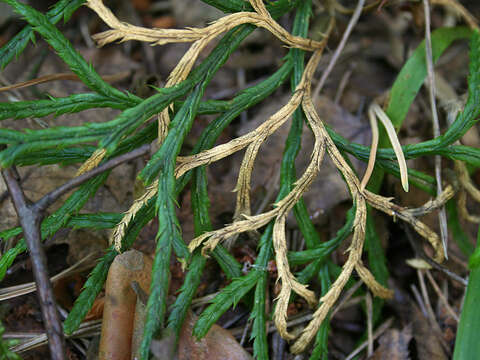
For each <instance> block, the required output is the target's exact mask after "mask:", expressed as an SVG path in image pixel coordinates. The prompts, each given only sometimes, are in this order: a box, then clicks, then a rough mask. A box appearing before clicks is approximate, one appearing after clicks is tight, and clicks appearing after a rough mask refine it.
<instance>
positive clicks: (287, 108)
mask: <svg viewBox="0 0 480 360" xmlns="http://www.w3.org/2000/svg"><path fill="white" fill-rule="evenodd" d="M250 3H251V5H252V6H253V8H254V9H255V11H256V12H240V13H236V14H233V15H228V16H225V17H223V18H221V19H219V20H217V21H216V22H214V23H212V24H211V25H210V26H207V27H205V28H203V29H193V28H191V29H183V30H177V29H145V28H141V27H137V26H133V25H130V24H126V23H123V22H120V21H119V20H118V19H117V18H116V17H115V16H114V15H113V14H112V13H111V11H110V10H109V9H108V8H106V7H105V6H104V5H103V3H102V2H101V1H100V0H88V3H87V5H88V6H89V7H90V8H92V9H93V10H94V11H95V12H96V13H97V14H98V15H99V16H100V17H101V18H102V19H103V20H104V21H105V23H107V25H109V26H110V27H111V28H112V30H109V31H106V32H103V33H100V34H97V35H95V39H96V40H97V42H98V43H99V45H104V44H107V43H109V42H112V41H117V40H118V41H127V40H140V41H146V42H150V43H152V44H153V45H162V44H166V43H170V42H193V44H192V46H191V47H190V49H189V50H188V51H187V53H186V54H185V55H184V56H183V58H182V60H181V61H180V62H179V63H178V64H177V66H176V67H175V69H174V70H173V71H172V73H171V74H170V76H169V79H168V81H167V85H166V86H167V87H168V86H173V85H175V84H177V83H179V82H181V81H183V80H184V79H185V78H186V77H187V76H188V74H189V73H190V71H191V69H192V67H193V65H194V63H195V60H196V59H197V57H198V55H199V53H200V52H201V51H202V50H203V49H204V48H205V46H206V45H207V44H208V43H209V42H210V41H211V40H212V39H213V38H215V37H217V36H218V35H219V34H221V33H223V32H225V31H227V30H229V29H232V28H233V27H235V26H237V25H240V24H244V23H251V24H254V25H256V26H258V27H263V28H265V29H267V30H268V31H270V32H271V33H272V34H273V35H274V36H276V37H277V38H279V39H280V40H281V41H282V42H284V43H285V44H286V45H287V46H292V47H296V48H299V49H303V50H308V51H314V53H313V55H312V57H311V58H310V60H309V62H308V64H307V66H306V68H305V71H304V73H303V76H302V79H301V81H300V83H299V84H298V86H297V88H296V90H295V92H294V93H293V95H292V97H291V99H290V100H289V101H288V103H287V104H285V105H284V106H283V107H282V108H281V109H280V110H279V111H277V112H276V113H275V114H274V115H272V116H271V117H270V118H268V119H267V120H266V121H265V122H264V123H263V124H261V125H260V126H258V127H257V128H256V129H255V130H253V131H251V132H249V133H247V134H245V135H243V136H240V137H238V138H236V139H233V140H231V141H229V142H228V143H225V144H221V145H218V146H216V147H214V148H212V149H209V150H206V151H203V152H201V153H199V154H195V155H192V156H186V157H178V158H177V162H178V164H177V167H176V169H175V176H176V177H177V178H178V177H180V176H182V175H183V174H185V173H186V172H187V171H189V170H191V169H194V168H196V167H198V166H202V165H206V164H209V163H211V162H214V161H217V160H220V159H222V158H224V157H226V156H229V155H231V154H233V153H235V152H237V151H239V150H241V149H244V148H245V147H248V148H247V151H246V154H245V157H244V159H243V162H242V165H241V168H240V174H239V178H238V182H237V186H236V190H237V191H238V194H237V207H236V212H235V218H234V222H233V223H232V224H230V225H228V226H225V227H223V228H222V229H219V230H215V231H211V232H208V233H205V234H203V235H201V236H199V237H197V238H195V239H193V240H192V241H191V243H190V244H189V249H190V250H191V251H193V250H194V249H195V248H197V247H199V246H201V245H202V244H203V247H202V254H204V255H205V254H206V252H207V251H209V250H212V249H214V248H215V246H216V245H217V244H218V243H219V242H220V241H222V240H225V239H228V238H231V237H232V236H235V235H238V234H240V233H242V232H247V231H253V230H256V229H258V228H260V227H262V226H265V225H266V224H268V223H269V222H270V221H272V220H273V219H275V222H274V226H273V245H274V249H275V258H276V262H277V268H278V279H279V281H281V285H282V287H281V291H280V294H279V297H278V301H277V306H276V309H275V313H274V321H275V324H276V326H277V328H278V331H279V333H280V335H281V336H283V337H284V338H286V339H293V338H294V336H293V335H292V334H290V333H288V331H287V321H286V320H287V308H288V302H289V299H290V295H291V292H292V291H294V292H296V293H297V294H299V295H300V296H302V297H304V298H305V299H306V300H307V301H308V303H309V304H310V305H311V306H313V305H314V304H315V303H316V299H315V294H314V293H313V292H312V291H310V290H308V289H307V286H305V285H302V284H300V283H299V282H298V281H297V280H296V279H295V277H294V276H293V274H292V273H291V271H290V267H289V263H288V259H287V244H286V238H285V222H286V216H287V214H288V213H289V212H290V210H291V209H292V207H293V206H294V205H295V203H296V202H297V201H298V200H299V199H300V197H301V196H302V195H303V194H304V193H305V192H306V191H307V189H308V188H309V186H310V185H311V183H312V182H313V180H314V179H315V177H316V175H317V174H318V172H319V170H320V165H321V162H322V160H323V157H324V154H325V151H327V152H328V154H329V155H330V157H331V158H332V160H333V162H334V164H335V166H336V167H337V168H338V169H339V171H340V172H341V173H342V175H343V177H344V179H345V181H346V183H347V185H348V187H349V189H350V192H351V194H352V199H353V202H354V203H355V207H356V212H355V219H354V223H353V237H352V242H351V244H350V246H349V248H348V250H347V252H348V258H347V261H346V262H345V264H344V265H343V268H342V272H341V273H340V275H339V277H338V278H337V279H336V280H335V282H334V283H333V285H332V286H331V288H330V289H329V291H328V292H327V293H326V294H325V296H323V297H322V298H321V299H320V306H319V307H318V309H317V310H316V311H315V313H314V315H313V319H312V321H311V322H310V323H309V324H308V326H307V327H306V328H305V329H304V330H303V332H302V334H301V335H300V337H299V338H298V340H297V341H296V342H295V343H294V345H293V347H292V351H293V352H295V353H298V352H301V351H303V350H304V349H305V347H306V346H307V345H308V344H309V343H310V341H311V340H312V338H313V337H314V336H315V334H316V333H317V331H318V329H319V327H320V325H321V323H322V322H323V320H324V319H325V317H326V315H327V314H328V312H329V311H330V309H331V308H332V306H333V304H334V303H335V302H336V300H337V299H338V297H339V295H340V293H341V291H342V289H343V288H344V286H345V284H346V282H347V281H348V279H349V278H350V276H351V274H352V272H353V270H354V269H356V271H357V273H358V275H359V276H360V277H361V279H362V280H363V281H364V282H365V284H366V285H367V286H368V288H369V289H370V290H371V291H372V292H373V294H375V295H377V296H380V297H383V298H389V297H391V296H392V291H391V290H388V289H386V288H385V287H383V286H382V285H381V284H379V283H378V282H377V281H376V280H375V278H374V277H373V275H372V274H371V273H370V271H369V270H368V269H367V268H366V267H365V266H364V265H363V263H362V261H361V256H362V251H363V244H364V240H365V227H366V219H367V208H366V205H367V202H368V203H370V204H371V205H372V206H373V207H375V208H377V209H379V210H382V211H384V212H386V213H387V214H389V215H391V216H397V217H399V218H401V219H402V220H404V221H407V222H408V223H410V224H411V225H412V226H413V227H414V228H415V230H416V231H417V232H418V233H419V234H420V235H422V236H423V237H424V238H426V239H427V240H428V241H429V242H430V243H431V244H432V246H433V247H434V249H435V252H436V256H435V259H436V260H437V261H441V260H442V259H443V258H442V257H443V251H442V245H441V243H440V242H439V239H438V236H437V234H435V233H434V232H433V231H432V230H430V229H429V228H428V227H427V226H426V225H425V224H423V223H422V222H420V221H419V220H417V219H416V217H415V216H416V215H418V212H419V211H423V212H428V211H431V210H432V209H434V208H437V207H438V204H441V203H442V204H443V203H444V201H446V199H448V198H450V197H451V196H453V195H452V193H453V190H452V191H450V190H451V189H449V188H447V189H449V191H450V192H448V193H447V192H445V193H444V194H443V195H442V196H443V197H441V198H440V197H439V198H437V199H435V200H433V201H432V202H431V203H429V204H426V206H425V207H424V208H422V209H421V210H419V209H416V211H417V212H415V211H414V209H411V210H408V209H404V208H402V207H400V206H398V205H395V204H393V203H391V201H390V200H391V199H387V198H385V197H382V196H379V195H376V194H373V193H370V192H369V191H367V190H364V186H365V184H366V181H365V182H364V183H362V184H360V181H359V179H358V178H357V177H356V175H355V174H354V172H353V171H352V169H351V168H350V167H349V165H348V164H347V162H346V161H345V159H344V158H343V157H342V155H341V154H340V152H339V151H338V149H337V148H336V146H335V144H334V143H333V141H332V139H331V138H330V136H329V135H328V132H327V131H326V128H325V126H324V124H323V122H322V121H321V119H320V118H319V116H318V114H317V112H316V111H315V108H314V106H313V103H312V97H311V81H312V77H313V73H314V71H315V68H316V67H317V65H318V62H319V60H320V57H321V53H322V50H323V48H324V46H325V44H326V41H322V42H317V41H313V40H310V39H304V38H300V37H296V36H292V35H291V34H289V33H288V32H287V31H285V30H284V29H283V28H282V27H281V26H280V25H278V23H276V22H275V21H274V20H273V19H272V18H271V16H270V14H269V13H268V11H267V10H266V8H265V5H264V4H263V1H262V0H250ZM300 104H301V105H302V107H303V110H304V112H305V115H306V118H307V121H308V123H309V125H310V128H311V130H312V132H313V134H314V137H315V144H314V149H313V152H312V157H311V161H310V163H309V165H308V167H307V169H306V170H305V172H304V173H303V174H302V176H301V177H300V178H299V180H298V181H297V182H296V183H295V184H294V187H293V189H292V190H291V192H290V193H289V194H287V196H286V197H284V198H283V199H282V200H280V201H279V202H278V203H277V204H276V205H275V208H274V209H273V210H270V211H267V212H265V213H262V214H259V215H256V216H250V180H251V172H252V169H253V165H254V162H255V158H256V155H257V153H258V151H259V148H260V146H261V144H262V143H264V141H265V140H266V139H267V138H268V137H269V136H270V135H271V134H272V133H273V132H275V131H276V130H277V129H278V128H279V127H280V126H282V125H283V124H284V123H285V122H286V121H287V119H288V118H289V117H290V116H291V115H292V114H293V112H294V111H295V110H296V109H297V107H298V106H299V105H300ZM372 113H375V115H376V116H379V117H380V118H381V119H382V114H381V113H380V112H379V111H378V109H376V108H375V107H373V108H372ZM383 120H384V119H383ZM383 120H382V121H383ZM169 121H170V119H169V116H168V109H165V110H164V111H163V112H162V113H161V114H160V115H159V140H160V141H162V139H163V138H164V137H165V136H166V133H167V129H168V123H169ZM387 126H388V125H387ZM397 147H399V145H398V146H397ZM97 151H98V154H96V156H95V158H96V159H98V158H100V160H94V159H90V160H89V161H87V163H90V164H94V165H93V166H96V164H95V162H96V161H98V162H99V161H101V157H102V155H101V151H102V150H97ZM402 155H403V154H402ZM397 157H398V158H399V162H401V161H400V158H401V156H399V155H398V154H397ZM89 166H91V165H89ZM400 167H401V168H402V182H403V184H404V186H405V176H406V175H405V174H406V167H405V166H404V165H401V166H400ZM367 181H368V180H367ZM157 189H158V180H157V181H155V182H154V183H153V184H152V185H151V186H149V187H148V188H147V190H146V192H145V194H143V195H142V196H141V197H140V198H138V199H137V200H135V202H134V203H133V205H132V207H131V208H130V209H129V210H128V211H127V212H126V214H125V216H124V218H123V219H122V221H121V222H120V223H119V224H118V226H117V227H116V228H115V230H114V232H113V236H112V241H113V243H114V244H115V248H116V249H117V250H119V251H120V250H121V247H122V239H123V237H124V235H125V231H126V229H127V227H128V225H129V223H130V222H131V221H132V220H133V219H134V217H135V215H136V213H137V212H138V211H139V210H140V209H141V208H142V207H143V206H144V205H145V204H146V203H147V202H148V200H150V199H151V198H152V197H154V196H155V195H156V193H157ZM447 189H446V190H447ZM427 205H428V206H427Z"/></svg>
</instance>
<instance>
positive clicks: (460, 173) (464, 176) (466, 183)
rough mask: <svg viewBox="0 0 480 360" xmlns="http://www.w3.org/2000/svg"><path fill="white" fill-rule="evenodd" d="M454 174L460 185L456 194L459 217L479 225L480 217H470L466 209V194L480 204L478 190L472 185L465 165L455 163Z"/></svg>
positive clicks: (479, 192) (459, 162)
mask: <svg viewBox="0 0 480 360" xmlns="http://www.w3.org/2000/svg"><path fill="white" fill-rule="evenodd" d="M455 174H456V175H457V179H458V182H459V185H460V191H459V192H458V199H457V206H458V212H459V214H460V216H461V217H462V218H463V219H465V220H467V221H469V222H472V223H474V224H478V223H480V216H478V215H471V214H470V213H469V212H468V209H467V193H468V194H469V195H470V196H471V197H472V198H473V199H474V200H475V201H477V202H480V190H478V189H477V187H476V186H475V185H474V184H473V182H472V179H471V178H470V175H469V174H468V169H467V167H466V166H465V163H463V162H461V161H455Z"/></svg>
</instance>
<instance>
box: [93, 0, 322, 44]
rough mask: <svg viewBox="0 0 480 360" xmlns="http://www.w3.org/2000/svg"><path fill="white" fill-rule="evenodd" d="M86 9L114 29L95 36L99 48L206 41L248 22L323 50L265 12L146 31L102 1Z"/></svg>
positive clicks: (284, 39) (289, 40) (286, 40)
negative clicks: (129, 43) (202, 24)
mask: <svg viewBox="0 0 480 360" xmlns="http://www.w3.org/2000/svg"><path fill="white" fill-rule="evenodd" d="M254 4H255V5H254ZM252 5H254V6H257V5H259V2H258V1H253V0H252ZM87 6H88V7H90V8H91V9H92V10H93V11H95V12H96V13H97V15H98V16H99V17H100V18H101V19H102V20H103V21H104V22H105V23H106V24H107V25H108V26H109V27H110V28H112V30H108V31H104V32H101V33H99V34H95V35H94V36H93V38H94V40H95V41H97V43H98V44H99V45H100V46H103V45H105V44H108V43H111V42H113V41H120V42H124V41H129V40H138V41H144V42H150V43H153V45H165V44H169V43H179V42H194V41H197V40H201V39H203V38H209V37H211V36H212V35H214V34H215V36H217V35H219V34H221V33H223V32H226V31H228V30H231V29H233V28H234V27H236V26H238V25H242V24H247V23H249V24H253V25H255V26H257V27H262V28H265V29H267V30H268V31H269V32H270V33H272V35H274V36H275V37H277V38H278V39H279V40H280V41H282V42H284V43H285V44H286V45H288V46H291V47H295V48H299V49H302V50H306V51H314V50H316V49H319V48H321V47H322V43H321V42H318V41H315V40H311V39H306V38H302V37H299V36H293V35H291V34H290V33H289V32H288V31H286V30H285V29H283V28H282V27H281V26H280V25H279V24H278V23H277V22H276V21H275V20H273V19H272V18H271V16H270V14H268V11H266V10H265V12H266V13H261V14H260V13H255V12H238V13H235V14H231V15H227V16H224V17H222V18H220V19H219V20H217V21H215V22H213V23H212V24H211V25H209V26H207V27H204V28H186V29H147V28H143V27H139V26H134V25H131V24H128V23H124V22H121V21H119V20H118V19H117V18H116V17H115V15H113V13H112V12H111V11H110V9H108V8H107V7H106V6H104V5H103V3H102V1H101V0H88V2H87Z"/></svg>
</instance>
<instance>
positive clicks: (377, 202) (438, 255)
mask: <svg viewBox="0 0 480 360" xmlns="http://www.w3.org/2000/svg"><path fill="white" fill-rule="evenodd" d="M363 194H364V195H365V198H366V200H367V201H368V203H369V204H370V205H371V206H373V207H374V208H376V209H377V210H380V211H383V212H384V213H386V214H388V215H390V216H393V217H398V218H399V219H402V220H403V221H405V222H407V223H409V224H410V225H412V227H413V228H414V230H415V231H416V232H417V233H418V234H419V235H420V236H422V237H423V238H424V239H426V240H427V241H428V242H429V243H430V244H431V245H432V247H433V249H434V250H435V256H434V259H435V261H436V262H439V263H441V262H443V260H444V259H445V253H444V251H443V245H442V242H441V241H440V238H439V236H438V235H437V233H435V232H434V231H433V230H431V229H430V228H429V227H428V226H427V225H425V224H424V223H423V222H421V221H420V220H418V219H417V218H416V217H414V216H412V215H411V214H410V213H409V212H408V211H405V208H403V207H401V206H398V205H395V204H393V203H392V202H391V201H390V199H387V198H385V197H383V196H380V195H377V194H374V193H372V192H370V191H368V190H364V191H363Z"/></svg>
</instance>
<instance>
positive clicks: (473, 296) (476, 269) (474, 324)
mask: <svg viewBox="0 0 480 360" xmlns="http://www.w3.org/2000/svg"><path fill="white" fill-rule="evenodd" d="M479 244H480V228H479V231H478V239H477V248H476V249H475V252H474V253H473V255H472V256H471V257H470V262H469V268H470V276H469V279H468V285H467V293H466V295H465V300H464V303H463V308H462V313H461V315H460V322H459V324H458V330H457V339H456V340H455V350H454V353H453V359H454V360H464V359H476V358H478V354H479V353H480V342H479V341H478V333H479V332H480V306H478V304H479V303H480V246H479Z"/></svg>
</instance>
